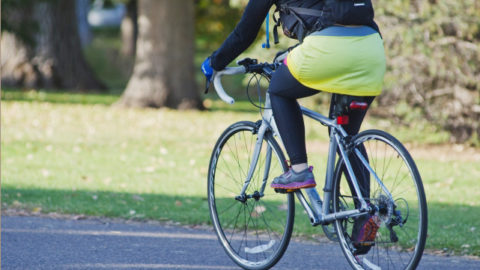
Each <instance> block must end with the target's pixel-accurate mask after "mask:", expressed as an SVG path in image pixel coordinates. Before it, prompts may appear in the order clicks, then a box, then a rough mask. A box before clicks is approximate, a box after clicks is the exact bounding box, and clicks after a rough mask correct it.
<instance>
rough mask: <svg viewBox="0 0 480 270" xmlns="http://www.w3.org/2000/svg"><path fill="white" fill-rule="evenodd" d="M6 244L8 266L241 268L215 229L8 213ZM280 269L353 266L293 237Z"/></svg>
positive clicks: (332, 247)
mask: <svg viewBox="0 0 480 270" xmlns="http://www.w3.org/2000/svg"><path fill="white" fill-rule="evenodd" d="M1 247H2V254H1V255H2V257H1V259H2V269H5V270H7V269H238V267H237V266H236V265H235V264H234V263H233V262H232V261H231V260H230V259H229V258H228V257H227V255H226V254H225V253H224V251H223V249H222V248H221V247H220V245H219V243H218V241H217V239H216V236H215V234H214V232H213V231H211V230H205V229H190V228H184V227H177V226H167V225H158V224H148V223H129V222H115V221H109V220H100V219H98V220H95V219H88V220H72V219H52V218H45V217H18V216H2V238H1ZM300 257H301V260H298V258H300ZM274 269H350V268H349V266H348V264H347V262H346V261H345V259H344V258H343V256H342V252H341V250H340V248H339V247H338V245H336V244H317V243H305V242H299V241H292V242H291V244H290V246H289V248H288V249H287V252H286V253H285V255H284V257H283V258H282V259H281V260H280V262H279V263H278V264H277V265H276V266H275V267H274ZM419 269H435V270H442V269H445V270H446V269H465V270H466V269H469V270H470V269H480V261H477V260H468V259H464V258H457V257H438V256H431V255H425V256H424V257H423V259H422V262H421V264H420V267H419Z"/></svg>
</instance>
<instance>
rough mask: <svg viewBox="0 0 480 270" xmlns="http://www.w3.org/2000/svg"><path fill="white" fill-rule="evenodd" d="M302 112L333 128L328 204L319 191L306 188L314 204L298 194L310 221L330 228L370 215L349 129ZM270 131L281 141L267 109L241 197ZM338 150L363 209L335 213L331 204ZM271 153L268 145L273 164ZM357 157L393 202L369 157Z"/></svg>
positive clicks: (315, 114) (327, 191) (269, 156)
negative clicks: (347, 140) (354, 163)
mask: <svg viewBox="0 0 480 270" xmlns="http://www.w3.org/2000/svg"><path fill="white" fill-rule="evenodd" d="M265 107H266V108H270V98H269V95H268V93H267V97H266V103H265ZM301 110H302V113H303V114H304V115H305V116H307V117H309V118H311V119H313V120H316V121H318V122H320V123H321V124H322V125H325V126H328V127H330V146H329V151H328V160H327V170H326V177H325V186H324V193H323V198H324V201H325V203H322V200H321V198H320V195H319V194H318V192H317V189H316V188H308V189H305V192H306V193H307V196H308V198H309V201H310V203H309V202H308V201H307V200H306V199H305V196H304V195H303V192H302V191H301V190H296V191H295V195H296V196H297V198H298V200H299V201H300V203H301V204H302V206H303V208H304V209H305V211H306V212H307V214H308V216H309V218H310V222H311V223H312V225H314V226H316V225H326V224H329V223H331V222H332V221H335V220H339V219H345V218H349V217H354V216H361V215H366V214H367V213H368V212H370V211H371V210H372V209H371V208H370V206H369V205H368V204H367V202H366V201H365V199H364V198H363V196H362V193H361V192H360V187H359V185H358V182H357V178H356V176H355V173H354V172H353V168H352V165H351V163H350V160H349V158H348V155H347V152H348V150H347V149H346V146H345V145H344V143H343V142H344V141H345V138H347V136H348V134H347V133H346V132H345V130H344V129H343V128H342V126H341V125H339V124H337V123H336V119H330V118H327V117H325V116H323V115H322V114H320V113H317V112H315V111H312V110H310V109H308V108H305V107H301ZM269 131H271V132H272V133H273V135H274V136H277V137H279V138H281V137H280V133H279V132H278V129H277V125H276V124H275V119H274V117H273V113H272V110H271V109H265V110H264V112H263V115H262V123H261V125H260V127H259V129H258V137H257V141H256V145H255V149H254V151H253V154H252V159H251V163H250V168H249V171H248V173H247V177H246V179H245V183H244V186H243V189H242V192H241V196H245V191H246V190H247V187H248V185H249V184H250V180H251V178H252V176H253V173H254V171H255V169H256V166H257V162H258V158H259V153H260V150H261V149H262V144H263V137H264V136H265V133H266V132H269ZM337 148H338V149H339V150H340V155H341V157H342V158H343V160H344V163H345V167H346V169H347V172H348V174H349V175H350V176H351V179H352V184H353V186H354V189H355V192H356V194H357V196H358V199H359V201H360V203H361V207H360V209H355V210H348V211H340V212H336V213H331V212H330V210H331V209H330V205H331V200H332V191H333V184H334V183H333V174H334V169H335V162H336V159H337ZM271 153H272V150H271V147H270V146H267V157H266V158H267V160H268V161H270V159H271ZM355 154H356V156H357V157H358V158H359V159H360V161H361V162H362V164H363V166H365V167H366V168H367V169H368V171H369V172H370V174H371V175H372V176H373V177H374V178H375V179H376V181H377V182H378V183H379V185H380V186H381V187H382V189H383V191H384V192H385V194H387V196H388V197H389V198H390V199H391V200H392V201H393V199H392V196H391V194H390V192H389V191H388V190H387V189H386V188H385V186H384V185H383V183H382V181H381V180H380V178H379V177H378V176H377V175H376V173H375V172H374V170H373V169H372V168H371V167H370V165H369V164H368V161H367V160H366V158H365V157H364V156H363V155H362V154H361V152H360V151H359V150H358V149H355ZM266 164H267V165H266V166H269V165H268V164H270V162H266ZM268 169H269V168H265V175H264V178H263V184H262V188H261V190H260V191H259V192H260V195H261V196H263V191H264V190H265V187H266V184H267V179H268V171H269V170H268Z"/></svg>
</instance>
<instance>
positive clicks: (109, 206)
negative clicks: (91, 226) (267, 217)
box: [2, 186, 480, 256]
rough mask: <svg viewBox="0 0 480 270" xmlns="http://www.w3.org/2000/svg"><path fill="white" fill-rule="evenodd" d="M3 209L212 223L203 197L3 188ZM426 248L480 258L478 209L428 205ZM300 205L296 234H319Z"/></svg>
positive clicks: (438, 204)
mask: <svg viewBox="0 0 480 270" xmlns="http://www.w3.org/2000/svg"><path fill="white" fill-rule="evenodd" d="M2 206H3V207H4V208H8V207H16V208H22V209H27V210H28V209H29V210H33V209H35V208H37V209H36V210H38V208H40V209H41V211H42V212H47V213H48V212H59V213H66V214H85V215H92V216H106V217H119V218H126V219H153V220H164V221H166V220H173V221H176V222H180V223H182V224H211V222H210V216H209V210H208V202H207V198H206V195H205V197H198V196H184V195H181V194H171V195H165V194H136V193H128V192H107V191H98V192H95V191H84V190H74V191H71V190H55V189H19V188H15V187H11V186H3V187H2ZM428 208H429V226H428V227H429V228H428V237H427V247H426V248H427V249H435V250H442V251H443V252H444V253H447V254H457V255H458V254H460V255H475V256H480V233H479V232H480V216H479V215H478V213H480V206H468V205H459V204H453V203H452V204H450V203H436V202H435V203H429V205H428ZM302 212H303V211H302V210H301V209H300V208H299V207H298V205H297V213H298V214H297V215H296V216H297V219H296V221H295V228H294V233H295V234H300V235H304V236H308V235H313V234H315V235H319V234H321V228H320V227H312V226H310V225H309V223H308V219H307V217H306V216H305V215H304V214H303V213H302Z"/></svg>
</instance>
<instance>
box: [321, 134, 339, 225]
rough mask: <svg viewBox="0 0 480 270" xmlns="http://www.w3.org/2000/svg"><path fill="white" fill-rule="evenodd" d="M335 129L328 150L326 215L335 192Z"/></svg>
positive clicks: (325, 194)
mask: <svg viewBox="0 0 480 270" xmlns="http://www.w3.org/2000/svg"><path fill="white" fill-rule="evenodd" d="M335 134H336V131H335V128H333V127H332V128H331V130H330V146H329V149H328V160H327V172H326V175H325V188H324V189H323V192H324V195H323V198H324V203H323V206H322V207H323V209H322V212H323V214H324V215H326V214H329V213H330V208H329V206H330V201H331V200H332V191H333V173H334V170H335V160H336V158H337V146H338V143H337V140H336V139H335Z"/></svg>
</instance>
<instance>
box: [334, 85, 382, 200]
mask: <svg viewBox="0 0 480 270" xmlns="http://www.w3.org/2000/svg"><path fill="white" fill-rule="evenodd" d="M334 95H335V94H334ZM374 99H375V97H364V101H365V102H367V103H368V105H369V107H370V104H371V103H372V102H373V100H374ZM335 100H336V99H335V98H333V96H332V101H331V103H330V112H329V116H330V117H332V116H333V110H334V107H335ZM366 113H367V110H350V111H349V112H347V113H346V115H348V118H349V122H348V124H346V125H343V129H344V130H345V131H346V132H347V134H348V135H351V136H354V135H357V134H358V132H359V131H360V127H361V125H362V123H363V119H364V118H365V115H366ZM359 150H360V152H361V153H362V155H363V156H364V157H365V158H366V159H367V160H368V156H367V153H366V150H365V147H364V146H363V145H360V147H359ZM349 160H350V163H351V165H352V169H353V172H354V173H355V176H357V181H358V185H359V187H360V190H361V191H362V195H363V196H364V197H366V198H368V197H369V196H370V181H369V180H370V174H369V172H368V170H367V169H366V168H365V167H364V166H363V165H362V163H361V161H360V160H359V159H358V158H357V157H356V155H351V156H349ZM347 178H348V184H349V185H350V190H351V191H352V192H353V193H352V194H353V195H355V194H356V193H355V190H354V188H353V185H352V182H351V180H350V177H349V175H348V174H347ZM367 200H368V199H367ZM355 204H359V201H357V200H355ZM357 206H359V205H357Z"/></svg>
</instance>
